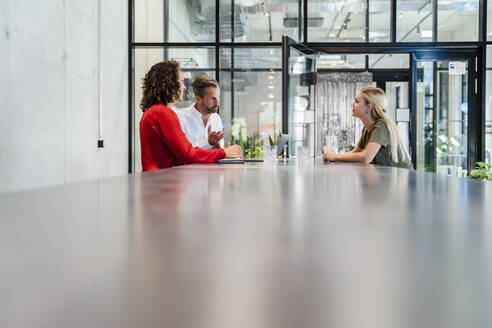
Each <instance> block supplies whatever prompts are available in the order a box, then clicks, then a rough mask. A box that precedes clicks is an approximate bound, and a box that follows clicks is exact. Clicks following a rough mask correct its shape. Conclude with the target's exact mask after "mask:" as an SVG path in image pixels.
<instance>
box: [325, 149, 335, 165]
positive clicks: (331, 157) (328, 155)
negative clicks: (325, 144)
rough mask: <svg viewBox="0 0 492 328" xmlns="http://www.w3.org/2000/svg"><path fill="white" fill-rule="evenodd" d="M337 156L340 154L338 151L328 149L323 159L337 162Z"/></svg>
mask: <svg viewBox="0 0 492 328" xmlns="http://www.w3.org/2000/svg"><path fill="white" fill-rule="evenodd" d="M337 157H338V154H337V153H334V152H332V151H327V152H326V153H325V154H324V155H323V159H324V160H325V161H331V162H336V161H337Z"/></svg>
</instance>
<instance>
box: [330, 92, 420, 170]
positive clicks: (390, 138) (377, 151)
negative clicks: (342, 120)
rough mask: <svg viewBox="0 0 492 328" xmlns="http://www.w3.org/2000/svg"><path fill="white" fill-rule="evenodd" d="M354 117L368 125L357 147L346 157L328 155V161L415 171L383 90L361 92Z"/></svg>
mask: <svg viewBox="0 0 492 328" xmlns="http://www.w3.org/2000/svg"><path fill="white" fill-rule="evenodd" d="M352 116H354V117H357V118H359V119H361V120H362V123H364V129H363V130H362V136H361V138H360V140H359V142H358V143H357V146H355V148H354V149H353V150H352V151H351V152H349V153H345V154H336V153H334V152H331V151H328V152H326V153H325V155H324V156H323V158H324V160H325V161H342V162H361V163H366V164H369V163H371V164H378V165H386V166H397V167H403V168H408V169H413V165H412V162H411V159H410V155H409V154H408V151H407V149H406V147H405V145H404V144H403V141H402V139H401V136H400V131H399V130H398V127H397V126H396V125H395V124H394V123H393V122H391V120H390V119H389V117H388V116H387V115H386V96H385V94H384V91H383V90H382V89H379V88H364V89H362V90H360V92H359V94H358V95H357V97H355V99H354V103H353V104H352Z"/></svg>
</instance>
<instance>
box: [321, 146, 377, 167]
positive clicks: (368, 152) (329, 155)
mask: <svg viewBox="0 0 492 328" xmlns="http://www.w3.org/2000/svg"><path fill="white" fill-rule="evenodd" d="M357 148H358V146H357V147H355V148H354V150H352V152H349V153H345V154H336V153H334V152H332V151H328V152H326V153H325V155H324V156H323V159H324V160H325V161H332V162H338V161H340V162H360V163H365V164H369V163H371V162H372V160H373V159H374V157H375V156H376V154H377V153H378V151H379V149H380V148H381V145H380V144H378V143H377V142H372V141H371V142H369V143H368V144H367V147H366V148H365V149H363V150H360V151H358V152H356V149H357ZM359 149H360V148H359Z"/></svg>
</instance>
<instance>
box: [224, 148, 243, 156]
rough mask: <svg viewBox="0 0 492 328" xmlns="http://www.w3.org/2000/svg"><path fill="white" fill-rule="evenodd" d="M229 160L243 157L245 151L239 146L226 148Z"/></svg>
mask: <svg viewBox="0 0 492 328" xmlns="http://www.w3.org/2000/svg"><path fill="white" fill-rule="evenodd" d="M224 151H225V153H226V157H227V158H237V157H243V150H242V149H241V146H239V145H232V146H230V147H226V148H224Z"/></svg>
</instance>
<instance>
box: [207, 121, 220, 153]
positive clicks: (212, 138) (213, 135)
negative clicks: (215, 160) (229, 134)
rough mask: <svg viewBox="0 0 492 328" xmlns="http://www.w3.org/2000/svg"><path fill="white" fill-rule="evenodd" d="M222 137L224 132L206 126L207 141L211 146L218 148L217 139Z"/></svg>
mask: <svg viewBox="0 0 492 328" xmlns="http://www.w3.org/2000/svg"><path fill="white" fill-rule="evenodd" d="M222 138H224V132H220V131H212V127H211V126H210V125H209V126H208V143H209V145H210V146H212V148H220V144H219V141H220V140H222Z"/></svg>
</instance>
